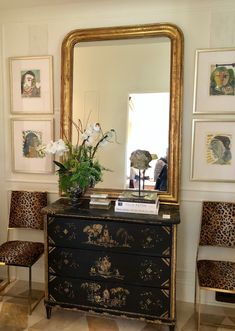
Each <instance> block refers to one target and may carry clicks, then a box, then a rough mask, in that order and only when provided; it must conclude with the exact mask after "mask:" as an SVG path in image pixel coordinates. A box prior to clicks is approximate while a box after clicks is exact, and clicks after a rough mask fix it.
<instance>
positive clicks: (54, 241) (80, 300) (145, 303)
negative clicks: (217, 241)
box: [44, 198, 180, 330]
mask: <svg viewBox="0 0 235 331" xmlns="http://www.w3.org/2000/svg"><path fill="white" fill-rule="evenodd" d="M44 212H45V213H46V214H47V216H46V222H45V234H46V254H45V261H46V294H45V306H46V311H47V318H50V317H51V311H52V307H53V306H61V307H66V308H77V309H79V310H84V311H89V312H93V313H105V314H106V315H107V314H109V315H111V316H122V317H128V318H135V319H140V320H145V321H147V322H154V323H162V324H166V325H169V328H170V330H174V327H175V322H176V312H175V274H176V226H177V224H178V223H179V222H180V217H179V207H178V206H173V205H161V206H160V211H159V215H157V216H156V215H143V214H142V215H141V214H130V213H117V212H114V210H113V208H111V209H109V210H100V209H89V207H88V202H87V201H86V200H84V202H83V205H82V206H81V207H80V208H79V209H72V208H71V207H70V206H69V203H68V200H67V199H65V198H62V199H59V200H58V201H56V202H55V203H53V204H51V205H50V206H48V207H46V208H44ZM165 215H167V216H165Z"/></svg>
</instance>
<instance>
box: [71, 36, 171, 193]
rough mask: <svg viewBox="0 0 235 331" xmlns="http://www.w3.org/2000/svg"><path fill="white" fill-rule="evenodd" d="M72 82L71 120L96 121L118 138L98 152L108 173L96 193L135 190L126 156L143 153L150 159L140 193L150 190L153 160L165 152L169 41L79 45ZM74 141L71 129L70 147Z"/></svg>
mask: <svg viewBox="0 0 235 331" xmlns="http://www.w3.org/2000/svg"><path fill="white" fill-rule="evenodd" d="M73 77H74V80H73V110H72V116H73V121H74V122H75V123H77V121H78V119H81V120H82V122H83V123H87V122H89V123H96V122H99V123H100V124H101V125H102V128H103V130H104V131H105V130H106V129H110V128H113V129H115V131H116V133H117V140H118V144H112V145H110V146H105V148H103V149H101V150H99V154H98V158H99V161H100V162H101V164H102V165H103V166H104V167H105V168H107V169H110V170H111V171H105V172H104V174H103V181H102V182H100V183H98V184H97V185H96V188H109V189H112V188H114V189H128V188H133V189H134V188H136V189H137V190H138V187H139V177H141V176H139V171H138V170H137V169H134V168H132V169H130V156H131V153H132V152H133V151H135V150H137V149H141V150H147V151H148V152H150V154H151V155H152V156H153V161H151V163H150V168H149V169H147V170H146V172H145V177H146V178H145V181H144V189H148V190H154V189H155V182H156V178H155V177H156V176H154V169H155V165H156V162H157V157H159V158H160V157H162V156H165V154H166V150H167V149H168V136H169V100H170V97H169V95H170V94H169V93H170V40H169V38H164V37H162V38H151V39H150V38H146V39H134V40H132V39H128V40H115V41H102V42H100V41H99V42H83V43H78V44H77V45H76V46H75V48H74V68H73ZM73 131H75V134H74V132H73ZM76 136H77V132H76V129H75V128H74V127H72V137H74V138H73V142H74V143H75V142H76ZM130 171H131V172H132V174H130ZM132 177H134V178H132ZM142 177H143V176H142ZM130 179H132V181H131V183H130ZM162 187H163V186H162V185H161V186H159V189H161V188H162ZM142 188H143V181H141V189H142ZM163 190H164V191H166V190H167V188H166V187H164V188H163Z"/></svg>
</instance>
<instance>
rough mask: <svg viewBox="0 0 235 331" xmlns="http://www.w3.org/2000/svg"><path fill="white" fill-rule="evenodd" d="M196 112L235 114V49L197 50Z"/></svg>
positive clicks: (194, 109) (194, 108)
mask: <svg viewBox="0 0 235 331" xmlns="http://www.w3.org/2000/svg"><path fill="white" fill-rule="evenodd" d="M193 112H194V113H199V114H216V113H220V114H222V113H223V114H231V113H235V48H222V49H205V50H197V51H196V63H195V80H194V103H193Z"/></svg>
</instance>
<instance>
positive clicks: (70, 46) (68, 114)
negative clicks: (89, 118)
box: [61, 23, 183, 204]
mask: <svg viewBox="0 0 235 331" xmlns="http://www.w3.org/2000/svg"><path fill="white" fill-rule="evenodd" d="M151 37H168V38H169V39H170V42H171V77H170V79H171V81H170V120H169V149H168V190H167V192H164V193H163V194H162V193H161V192H159V196H160V200H161V202H163V203H172V204H178V203H179V185H180V167H181V113H182V91H183V34H182V31H181V30H180V29H179V28H178V27H177V26H176V25H173V24H168V23H164V24H162V23H159V24H147V25H134V26H119V27H103V28H92V29H78V30H73V31H71V32H69V33H68V34H67V35H66V36H65V38H64V40H63V43H62V49H61V137H62V139H63V138H67V139H69V140H71V133H72V128H71V121H70V119H71V118H72V101H73V56H74V47H75V45H76V44H77V43H81V42H87V41H104V40H121V39H136V38H151ZM93 190H95V191H96V192H97V191H99V192H100V193H108V194H109V196H110V197H111V198H117V197H118V196H119V195H120V193H121V192H123V190H119V189H118V190H117V189H96V188H95V189H92V190H91V191H93ZM91 191H90V192H88V194H90V193H91Z"/></svg>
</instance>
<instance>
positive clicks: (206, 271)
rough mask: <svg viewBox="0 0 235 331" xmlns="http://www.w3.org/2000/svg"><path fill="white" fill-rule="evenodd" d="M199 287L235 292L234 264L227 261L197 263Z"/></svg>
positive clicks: (200, 261) (202, 261)
mask: <svg viewBox="0 0 235 331" xmlns="http://www.w3.org/2000/svg"><path fill="white" fill-rule="evenodd" d="M197 268H198V279H199V285H200V287H205V288H214V289H217V290H226V291H235V263H234V262H229V261H212V260H199V261H197Z"/></svg>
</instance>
